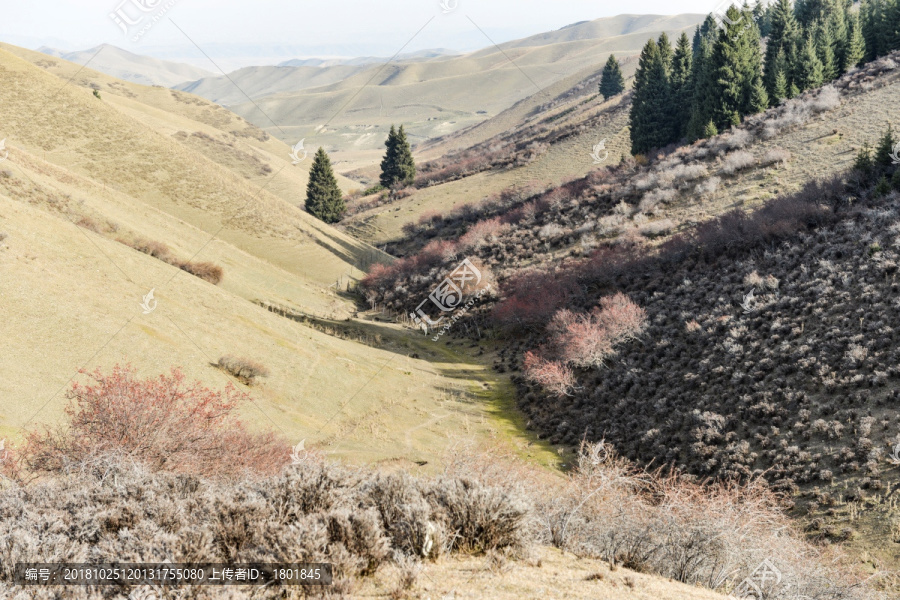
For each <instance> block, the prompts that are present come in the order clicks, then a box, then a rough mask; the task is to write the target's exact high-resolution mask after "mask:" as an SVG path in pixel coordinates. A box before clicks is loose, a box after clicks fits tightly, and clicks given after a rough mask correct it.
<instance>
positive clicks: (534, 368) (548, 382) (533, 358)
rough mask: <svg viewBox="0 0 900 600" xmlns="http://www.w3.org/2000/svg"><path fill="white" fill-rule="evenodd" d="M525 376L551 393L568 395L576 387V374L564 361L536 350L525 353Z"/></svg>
mask: <svg viewBox="0 0 900 600" xmlns="http://www.w3.org/2000/svg"><path fill="white" fill-rule="evenodd" d="M523 368H524V370H525V377H526V379H528V380H529V381H531V382H533V383H536V384H537V385H539V386H541V387H542V388H544V389H545V390H547V391H548V392H550V393H551V394H555V395H557V396H567V395H568V394H569V393H570V392H571V391H572V388H573V387H575V374H574V373H572V370H571V369H570V368H568V367H567V366H565V365H564V364H563V363H561V362H559V361H555V360H547V359H545V358H542V357H541V356H539V355H538V354H535V353H534V352H526V353H525V361H524V364H523Z"/></svg>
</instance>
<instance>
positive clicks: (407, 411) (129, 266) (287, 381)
mask: <svg viewBox="0 0 900 600" xmlns="http://www.w3.org/2000/svg"><path fill="white" fill-rule="evenodd" d="M17 52H18V53H20V54H22V55H27V54H28V52H27V51H23V50H18V51H17ZM43 60H53V61H55V63H56V65H55V66H54V65H49V66H48V67H47V69H48V70H50V69H56V70H58V71H59V75H57V74H54V73H53V72H47V71H46V70H42V69H41V68H39V67H37V66H34V65H32V64H30V63H29V62H26V61H24V60H22V59H20V58H18V57H17V56H15V55H14V54H12V53H11V52H8V51H6V50H0V81H2V84H3V85H2V86H0V87H2V90H3V91H2V92H0V96H2V102H3V104H4V106H5V107H6V109H7V110H8V111H9V112H8V113H7V114H8V115H9V119H8V121H7V122H6V123H5V124H4V127H5V129H4V130H3V131H2V132H0V135H2V136H3V137H5V138H6V139H7V149H8V150H9V158H8V160H6V161H5V162H4V163H3V164H2V174H0V206H2V208H0V230H2V231H3V233H4V239H3V241H2V249H0V257H2V258H0V260H2V261H3V263H4V268H3V272H4V273H5V274H6V276H5V278H4V279H5V280H6V281H8V282H9V284H8V285H6V286H4V291H3V296H2V304H3V308H4V310H5V312H6V314H8V315H10V318H8V319H5V320H4V323H3V325H2V328H3V333H2V335H3V339H4V340H5V341H6V342H5V343H6V349H7V351H6V352H4V353H3V358H2V359H0V362H2V368H3V371H4V372H5V373H9V377H7V378H5V379H4V381H3V383H2V384H0V415H2V416H0V418H2V434H0V437H7V438H12V439H13V440H15V439H18V437H19V436H20V434H21V430H20V428H21V427H23V426H25V425H26V424H27V425H29V426H35V425H39V424H50V423H54V422H56V421H57V420H58V419H59V417H60V414H61V408H62V406H63V404H64V391H65V389H66V388H67V386H68V384H69V383H70V382H71V380H72V378H74V377H76V374H77V372H78V370H79V369H81V368H84V369H88V370H93V369H94V368H95V367H98V366H100V367H104V368H108V367H110V366H112V365H113V364H115V363H125V362H130V363H132V364H134V365H135V366H136V368H137V369H138V370H139V372H140V373H142V374H144V375H147V374H152V373H160V372H164V371H167V370H168V369H169V368H170V367H172V366H175V365H177V366H180V367H182V368H183V369H184V370H185V373H186V374H187V376H188V377H189V378H196V379H199V380H201V381H203V382H204V383H207V384H210V385H216V386H222V385H224V384H225V383H226V382H228V381H234V380H233V379H232V378H231V376H230V375H227V374H225V373H224V372H223V371H221V370H219V369H217V368H215V367H214V366H213V364H212V363H215V362H217V361H218V359H219V358H220V357H221V356H222V355H225V354H233V355H236V356H238V357H243V358H247V359H251V360H257V361H260V362H262V363H264V365H265V366H266V367H267V368H268V369H269V370H270V371H271V375H270V377H269V378H267V379H264V380H263V381H262V382H261V384H259V385H257V386H254V387H252V388H247V389H248V391H249V392H250V393H251V395H252V396H253V398H254V400H255V404H254V405H252V406H250V407H249V408H248V410H247V415H246V418H247V419H248V420H249V422H250V423H251V424H252V425H253V426H254V427H270V428H274V429H275V430H276V431H278V432H279V433H281V434H283V435H284V437H286V438H287V439H288V440H295V441H299V440H300V439H304V438H305V439H307V441H308V443H310V444H312V445H313V446H321V447H322V448H323V449H325V450H326V451H329V452H334V453H336V454H338V455H340V456H345V457H348V458H351V459H353V460H376V461H377V460H387V461H401V462H404V461H410V460H415V461H420V462H431V461H433V460H434V458H435V456H437V455H438V454H439V453H440V452H441V451H442V450H441V449H442V448H444V447H446V446H447V445H449V444H451V443H453V441H454V440H453V439H450V438H449V437H448V436H445V435H444V433H443V432H445V431H448V430H451V431H459V432H465V433H460V436H461V437H467V436H469V435H471V436H474V437H481V436H487V435H495V436H499V438H500V439H505V440H507V441H509V442H510V443H512V444H514V445H515V444H519V445H520V446H521V448H522V449H523V450H522V451H523V452H531V453H532V454H534V453H537V454H541V455H542V456H543V458H542V459H541V460H543V461H545V462H549V461H553V460H554V458H553V457H552V456H549V455H546V454H542V452H543V451H541V450H539V449H538V448H537V447H535V448H534V449H532V450H525V448H526V447H527V445H528V444H529V441H528V440H527V439H524V438H520V437H517V434H516V433H515V432H516V426H515V424H514V422H513V421H512V420H511V417H510V415H509V412H508V410H507V409H505V408H504V406H507V405H508V402H507V403H506V404H504V401H503V399H504V398H508V394H509V392H508V383H506V382H504V381H503V380H502V379H498V378H496V377H495V376H493V375H491V374H490V373H488V372H486V371H485V369H484V367H483V366H482V365H480V364H478V363H476V362H473V360H472V359H470V358H465V357H464V355H463V354H461V353H458V352H456V351H453V350H450V351H446V350H444V349H441V350H436V349H434V348H429V347H427V346H426V345H425V344H424V343H423V340H422V339H421V338H418V337H416V336H413V335H410V334H408V333H407V332H404V331H402V330H400V329H399V328H396V327H394V326H390V325H383V324H378V323H366V322H348V321H347V319H349V318H351V316H352V315H354V314H356V313H357V307H356V305H355V303H354V302H353V301H352V299H349V298H347V297H346V296H345V295H343V294H338V293H336V290H335V288H334V287H331V286H333V285H334V284H335V282H338V281H339V280H342V283H341V285H342V287H345V286H346V285H347V283H348V280H350V279H355V278H358V277H360V276H361V274H362V272H361V271H360V267H365V266H366V265H367V264H368V262H369V261H371V260H372V259H374V258H376V257H379V256H382V255H381V254H380V253H379V252H377V251H376V250H374V249H373V248H371V247H369V246H367V245H365V244H363V243H361V242H358V241H356V240H354V239H352V238H350V237H348V236H346V235H345V234H342V233H340V232H338V231H336V230H334V229H333V228H331V227H328V226H326V225H323V224H322V223H321V222H319V221H317V220H315V219H313V218H311V217H310V216H308V215H307V214H306V213H305V212H303V211H302V210H300V209H298V208H297V207H296V206H294V205H293V204H292V203H290V202H289V201H286V200H287V199H289V198H290V197H291V194H297V191H296V190H295V189H293V188H294V187H295V186H297V183H298V179H301V178H300V176H299V175H296V174H294V175H287V176H286V173H291V172H292V171H291V169H292V167H290V166H287V167H284V163H285V162H286V159H287V156H286V153H285V156H284V158H280V157H279V156H276V155H277V154H280V153H281V152H280V150H279V149H283V148H285V146H284V144H282V143H281V142H277V141H276V140H274V139H272V138H269V137H268V136H265V135H264V134H262V132H259V131H258V130H256V129H255V128H253V127H252V126H250V125H248V124H246V123H244V122H242V121H241V119H240V118H239V117H236V116H234V115H232V114H231V113H228V112H227V111H225V110H223V109H215V108H214V107H213V106H212V105H210V104H209V103H208V102H206V101H204V100H201V99H198V98H194V97H191V96H189V95H187V94H182V93H178V94H177V95H176V94H174V93H173V92H171V91H169V90H165V89H162V88H142V87H140V86H137V85H135V84H126V83H122V82H116V81H113V80H111V79H110V78H109V77H108V76H105V75H98V74H94V73H91V72H89V71H87V70H85V71H82V72H81V73H80V74H79V75H78V77H76V78H75V80H73V81H72V82H71V83H69V84H68V85H65V84H66V80H67V79H63V77H66V76H67V75H68V73H69V72H71V69H72V68H73V65H68V64H66V63H62V62H61V61H58V60H57V59H48V58H47V57H44V58H43ZM75 69H76V70H77V67H75ZM70 77H71V75H68V78H70ZM91 83H98V85H100V86H101V87H100V90H101V91H100V96H101V98H100V99H98V98H96V97H94V96H93V95H92V90H91V87H90V84H91ZM167 108H171V109H172V112H167V110H166V109H167ZM210 123H212V124H210ZM237 127H241V128H240V129H237ZM231 130H235V131H237V132H238V134H245V135H249V134H253V135H258V139H257V138H247V137H243V136H242V135H237V136H234V135H231V134H230V133H229V134H226V132H229V131H231ZM178 132H185V134H187V132H192V133H190V135H187V139H184V138H185V136H184V135H179V134H178ZM195 133H200V134H202V135H200V136H196V135H194V134H195ZM228 136H230V137H228ZM191 138H196V140H197V141H192V139H191ZM210 138H211V139H213V140H217V142H216V143H217V147H219V146H221V145H227V142H231V143H233V144H234V146H233V147H232V146H228V147H229V148H233V149H234V150H235V152H234V153H232V154H231V155H223V154H222V153H219V152H218V151H209V152H207V153H204V152H203V147H204V145H206V144H211V143H213V142H210V141H209V139H210ZM226 140H227V141H226ZM245 140H252V141H245ZM207 150H209V149H208V148H207ZM237 150H239V151H240V152H237ZM251 156H255V157H256V158H257V159H259V160H260V161H264V164H268V165H270V166H271V168H272V172H271V173H267V174H266V175H263V174H262V173H261V172H254V171H253V169H255V168H256V166H258V164H259V163H257V162H255V161H253V160H251V159H250V158H249V157H251ZM210 157H214V158H215V160H213V159H212V158H210ZM282 167H284V169H283V170H281V169H282ZM295 171H296V172H297V173H299V172H302V168H297V169H295ZM267 182H269V183H268V186H267V187H266V189H261V188H262V186H264V185H266V183H267ZM270 189H271V190H272V191H274V192H275V193H272V192H270V191H269V190H270ZM283 196H284V197H283ZM159 245H164V246H165V248H166V249H167V250H166V252H167V255H171V256H172V257H174V259H173V261H174V260H175V259H177V262H182V261H192V262H193V263H195V264H196V263H200V262H209V263H212V264H214V265H216V266H218V267H221V268H222V269H223V271H224V279H223V280H222V282H221V283H220V284H219V285H217V286H215V285H212V284H210V283H208V282H207V281H204V280H202V279H200V278H198V277H192V276H191V275H189V274H188V273H186V272H185V271H183V270H180V269H179V268H178V267H177V265H175V266H173V265H172V264H167V262H165V261H164V260H159V259H157V258H153V257H152V256H151V255H148V252H151V251H152V252H156V251H155V250H151V249H150V248H158V247H159ZM141 247H143V248H144V250H143V252H139V251H137V250H136V249H135V248H141ZM151 289H153V290H154V293H155V299H156V300H157V301H158V303H159V304H158V309H157V310H155V311H154V312H152V313H150V314H148V315H145V314H142V313H143V311H142V310H141V307H140V303H141V301H142V298H143V297H144V296H145V295H146V294H147V293H148V292H149V291H150V290H151ZM257 303H269V304H275V305H278V306H282V307H286V308H288V309H290V311H292V313H291V314H297V315H301V316H304V319H306V318H307V317H306V316H309V318H312V319H313V321H303V320H302V319H301V320H294V319H290V318H286V317H285V316H282V315H279V314H275V313H272V312H269V311H268V310H266V309H264V308H262V307H261V306H258V305H257ZM301 321H303V322H301ZM376 346H377V347H376ZM414 356H421V357H422V358H421V359H420V358H415V357H414ZM505 390H506V391H505ZM404 399H409V402H403V401H402V400H404ZM351 401H352V402H351ZM398 439H400V440H402V441H401V443H400V444H399V445H398V444H397V442H396V440H398ZM515 440H518V441H515Z"/></svg>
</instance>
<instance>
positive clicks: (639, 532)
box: [536, 442, 865, 598]
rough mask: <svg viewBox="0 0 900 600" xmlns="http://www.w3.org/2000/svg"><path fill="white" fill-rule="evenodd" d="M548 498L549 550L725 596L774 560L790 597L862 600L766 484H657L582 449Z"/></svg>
mask: <svg viewBox="0 0 900 600" xmlns="http://www.w3.org/2000/svg"><path fill="white" fill-rule="evenodd" d="M541 498H542V500H541V499H539V500H538V505H537V507H536V510H537V513H538V514H539V515H540V516H541V518H542V521H543V523H544V531H545V532H546V535H547V539H548V541H550V542H552V543H553V544H554V545H556V546H558V547H560V548H562V549H565V550H569V551H571V552H574V553H575V554H577V555H581V556H591V557H597V558H602V559H604V560H607V561H609V562H610V564H611V565H616V564H621V565H623V566H625V567H628V568H631V569H635V570H638V571H643V572H652V573H656V574H659V575H662V576H664V577H669V578H672V579H675V580H676V581H680V582H684V583H688V584H693V585H703V586H705V587H707V588H711V589H715V590H722V591H723V592H725V591H728V590H733V589H734V587H735V586H736V585H737V583H738V582H740V581H741V580H742V579H743V578H744V577H747V576H748V575H749V574H750V573H751V572H752V571H753V570H754V569H755V568H756V567H757V566H758V565H759V564H761V563H762V561H763V560H764V559H768V560H770V561H773V562H774V563H775V564H776V566H777V567H778V568H779V569H780V570H781V571H782V573H783V574H784V577H785V585H784V587H785V588H786V589H787V588H788V587H790V588H791V589H795V590H799V591H801V592H802V593H805V594H807V595H809V596H810V597H814V598H815V597H826V596H819V595H818V594H821V593H823V592H825V590H829V593H831V594H834V595H833V596H827V597H834V598H853V597H856V596H855V593H856V591H854V588H853V587H852V586H850V585H846V584H844V582H843V573H841V572H840V571H838V570H836V569H833V568H831V567H827V568H826V567H825V566H824V565H825V564H827V563H826V561H824V560H823V559H822V557H821V554H820V552H819V551H818V550H817V549H815V548H814V547H813V546H811V545H809V544H807V543H805V542H804V541H803V538H802V534H801V533H800V532H798V531H795V530H794V529H793V528H792V526H791V524H790V521H789V519H788V517H787V516H786V515H785V514H784V513H783V512H782V510H781V508H780V499H779V497H778V496H777V495H775V494H773V493H772V492H771V491H770V490H769V488H768V487H767V486H766V484H765V483H764V482H762V481H751V482H749V483H747V484H744V485H736V484H731V483H722V484H717V485H707V486H704V485H699V484H696V483H691V482H689V481H686V480H684V479H681V478H679V477H677V476H674V475H673V476H660V475H658V474H648V473H645V472H640V471H636V470H634V469H633V468H632V467H631V466H630V464H629V463H627V462H626V461H624V460H623V459H621V458H619V457H617V456H616V455H615V454H614V452H612V451H611V449H610V448H609V446H607V445H606V444H604V443H602V442H600V443H598V444H583V445H582V447H581V450H580V452H579V455H578V462H577V467H576V469H575V470H574V472H573V473H572V475H571V476H570V477H569V478H568V480H567V481H566V482H565V484H564V485H563V486H561V487H560V488H559V489H558V490H557V491H556V493H553V494H544V495H542V497H541ZM860 592H861V596H860V597H864V596H863V595H864V594H865V592H862V591H861V590H860Z"/></svg>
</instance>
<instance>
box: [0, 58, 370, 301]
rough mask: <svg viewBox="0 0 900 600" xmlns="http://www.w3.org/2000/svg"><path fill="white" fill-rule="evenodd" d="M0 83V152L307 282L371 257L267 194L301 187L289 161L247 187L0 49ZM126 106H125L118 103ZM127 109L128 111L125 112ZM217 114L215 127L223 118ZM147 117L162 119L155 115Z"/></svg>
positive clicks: (330, 277)
mask: <svg viewBox="0 0 900 600" xmlns="http://www.w3.org/2000/svg"><path fill="white" fill-rule="evenodd" d="M79 77H80V75H79ZM103 77H105V76H103ZM0 80H2V82H3V85H2V90H0V98H2V102H3V104H4V106H5V107H6V110H7V111H8V112H7V115H8V117H7V121H6V123H4V131H3V132H2V134H0V135H3V136H5V137H6V138H8V142H7V143H8V145H11V146H13V147H15V146H19V147H21V148H22V149H24V150H28V151H31V152H33V153H34V154H36V155H38V156H40V157H42V158H45V159H46V160H47V161H48V162H53V163H55V164H58V165H60V166H64V167H66V168H67V169H69V170H71V171H73V172H75V173H78V174H82V175H84V176H85V177H88V178H90V179H92V180H94V181H96V182H98V183H101V184H102V185H105V186H107V187H109V188H111V189H114V190H116V191H119V192H122V193H124V194H126V195H128V196H129V197H131V198H134V199H135V200H137V201H139V203H140V204H144V205H146V206H149V207H154V208H156V209H158V210H160V211H162V212H164V213H166V214H169V215H171V216H173V217H175V218H177V219H180V220H183V221H185V222H187V223H189V224H191V225H193V226H195V227H197V228H198V229H201V230H203V231H206V232H207V233H208V234H209V235H216V236H217V238H218V239H222V240H225V241H228V242H230V243H233V244H234V245H235V246H236V247H238V248H240V249H242V250H245V251H247V252H248V253H250V254H254V255H256V256H258V257H259V258H262V259H264V260H267V261H270V262H272V263H273V264H275V265H277V266H279V267H281V268H284V269H286V270H287V271H289V272H292V273H295V274H297V275H299V276H301V277H303V278H304V279H306V280H308V281H311V282H316V283H320V284H326V285H327V284H330V283H331V282H333V281H335V280H336V279H337V278H338V277H339V276H340V275H341V274H342V273H347V272H348V271H349V269H350V267H351V266H356V267H360V266H364V265H366V264H368V262H370V261H371V260H372V258H373V257H374V254H373V253H374V251H373V249H371V248H369V247H368V246H366V245H364V244H362V243H359V242H357V241H355V240H353V239H352V238H350V237H348V236H346V235H343V234H341V233H340V232H338V231H336V230H334V229H333V228H331V227H328V226H326V225H324V224H322V223H321V222H320V221H318V220H317V219H315V218H313V217H311V216H310V215H308V214H306V213H305V212H304V211H302V210H300V209H299V208H297V207H296V206H293V205H292V204H290V203H289V202H286V201H284V200H283V199H282V198H280V197H279V196H277V195H275V194H273V193H271V192H270V191H269V188H270V187H272V188H275V189H280V190H281V192H282V193H285V192H286V191H287V189H288V188H289V187H290V188H294V187H301V186H300V185H299V184H300V182H298V181H296V179H294V180H293V181H292V180H291V177H290V173H291V170H292V169H291V167H292V165H290V164H289V163H290V161H289V160H288V161H283V163H282V164H281V165H280V166H279V165H277V164H274V163H273V164H271V170H272V172H271V173H267V174H265V176H264V175H263V174H262V173H260V174H259V175H258V177H257V178H256V180H248V179H246V178H245V177H243V176H242V175H241V174H240V173H241V170H240V169H239V168H235V170H232V169H229V168H226V166H223V165H222V164H219V163H217V162H214V161H213V160H211V159H210V158H208V157H207V156H206V155H205V154H204V153H201V152H199V151H197V150H196V149H194V148H193V147H191V145H190V144H189V143H182V142H179V141H178V139H177V137H176V136H171V135H166V134H165V133H161V132H159V131H157V130H155V129H154V128H153V127H151V126H150V124H148V123H147V122H144V121H142V120H138V119H136V118H133V117H132V116H131V114H129V111H127V110H125V109H124V108H122V107H120V106H118V105H117V103H118V100H115V101H112V102H110V101H108V99H109V98H108V96H107V97H106V99H97V98H95V97H94V96H93V95H92V94H91V91H90V90H89V88H87V87H81V86H80V85H78V84H79V83H80V81H79V80H78V78H76V80H73V81H72V82H71V83H70V84H68V85H64V84H65V81H63V80H62V79H60V78H59V77H56V76H55V75H51V74H48V73H44V72H42V71H41V70H40V69H38V68H37V67H35V66H33V65H31V64H29V63H27V62H25V61H23V60H21V59H18V58H17V57H15V56H13V55H12V54H10V53H8V52H5V51H2V50H0ZM149 89H154V88H149ZM161 91H162V92H164V93H167V94H168V93H170V92H168V91H167V90H161ZM110 95H113V94H110ZM101 96H103V93H102V92H101ZM127 100H131V99H126V100H122V102H123V103H125V102H126V101H127ZM198 101H200V102H203V101H202V100H198ZM137 108H140V107H137V106H136V104H132V111H131V112H134V111H135V110H137ZM205 108H207V109H208V110H209V107H205ZM222 110H223V113H224V114H223V116H222V118H223V119H224V118H226V117H227V118H232V117H231V116H230V115H228V113H227V111H224V109H222ZM138 112H141V113H146V110H145V109H141V110H140V111H138ZM211 112H212V111H211ZM155 118H156V119H158V120H160V121H166V118H167V117H166V114H163V113H157V115H156V117H155ZM175 119H177V117H175ZM170 125H171V122H170ZM188 137H193V136H188ZM272 143H275V142H274V141H272ZM260 152H261V151H260ZM286 158H288V159H289V157H288V156H286ZM220 160H221V162H226V161H227V160H231V159H227V158H226V159H220ZM285 163H286V164H285ZM298 171H299V169H298ZM282 177H283V178H282ZM263 238H265V242H264V243H263V242H262V241H261V240H262V239H263ZM162 241H167V240H162ZM201 248H202V244H199V245H197V246H196V247H194V248H191V249H189V254H188V255H189V256H190V255H192V254H193V252H197V251H200V250H201ZM191 251H193V252H191Z"/></svg>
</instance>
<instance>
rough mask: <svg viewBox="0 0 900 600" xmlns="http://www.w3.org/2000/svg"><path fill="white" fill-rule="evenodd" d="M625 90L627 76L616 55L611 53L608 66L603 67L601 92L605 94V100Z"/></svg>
mask: <svg viewBox="0 0 900 600" xmlns="http://www.w3.org/2000/svg"><path fill="white" fill-rule="evenodd" d="M624 91H625V78H624V77H623V76H622V68H621V67H620V66H619V61H617V60H616V57H615V56H614V55H612V54H610V55H609V59H608V60H607V61H606V66H605V67H603V76H602V77H601V78H600V93H601V94H603V99H604V100H609V99H610V98H612V97H613V96H618V95H619V94H621V93H622V92H624Z"/></svg>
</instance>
